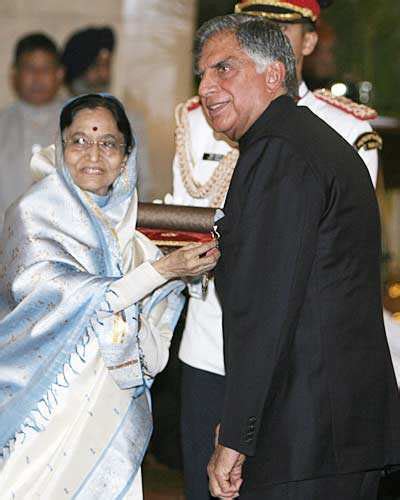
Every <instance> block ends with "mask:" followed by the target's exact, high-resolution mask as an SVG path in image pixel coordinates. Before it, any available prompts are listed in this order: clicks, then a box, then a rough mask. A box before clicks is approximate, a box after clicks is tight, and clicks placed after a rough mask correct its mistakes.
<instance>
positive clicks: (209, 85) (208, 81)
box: [199, 71, 218, 98]
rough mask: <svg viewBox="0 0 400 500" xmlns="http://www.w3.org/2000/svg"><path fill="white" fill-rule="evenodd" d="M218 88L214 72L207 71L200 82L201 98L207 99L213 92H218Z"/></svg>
mask: <svg viewBox="0 0 400 500" xmlns="http://www.w3.org/2000/svg"><path fill="white" fill-rule="evenodd" d="M217 87H218V85H217V82H216V80H215V77H214V76H213V74H212V72H210V71H206V72H204V73H203V76H202V78H201V81H200V85H199V96H200V97H202V98H204V97H207V96H208V95H210V94H212V93H213V92H216V90H217Z"/></svg>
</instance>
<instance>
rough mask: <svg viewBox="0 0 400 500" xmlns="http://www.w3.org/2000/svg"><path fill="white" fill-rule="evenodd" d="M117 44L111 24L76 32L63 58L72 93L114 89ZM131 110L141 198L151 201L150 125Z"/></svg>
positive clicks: (130, 115) (67, 83) (129, 113)
mask: <svg viewBox="0 0 400 500" xmlns="http://www.w3.org/2000/svg"><path fill="white" fill-rule="evenodd" d="M115 45H116V39H115V34H114V31H113V30H112V28H110V27H109V26H102V27H93V26H90V27H87V28H84V29H81V30H79V31H75V32H74V33H72V35H71V36H70V37H69V39H68V40H67V42H66V44H65V48H64V52H63V54H62V58H61V60H62V64H63V65H64V68H65V86H66V87H67V89H68V91H69V93H70V94H71V95H73V96H76V95H80V94H90V93H93V92H94V93H96V92H110V91H111V86H112V62H113V56H114V49H115ZM127 114H128V117H129V120H130V122H131V124H132V128H133V132H134V135H135V137H136V138H137V148H138V149H137V151H138V153H137V154H138V167H139V178H138V193H139V199H140V200H141V201H148V197H149V192H150V179H149V175H150V171H149V161H148V148H147V134H146V126H145V123H144V120H143V117H142V116H141V115H140V113H138V112H137V111H136V110H135V111H134V112H132V111H131V110H127Z"/></svg>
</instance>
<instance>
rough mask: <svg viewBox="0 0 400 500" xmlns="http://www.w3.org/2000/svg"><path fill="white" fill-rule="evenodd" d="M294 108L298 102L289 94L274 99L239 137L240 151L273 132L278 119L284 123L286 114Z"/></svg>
mask: <svg viewBox="0 0 400 500" xmlns="http://www.w3.org/2000/svg"><path fill="white" fill-rule="evenodd" d="M293 108H296V104H295V102H294V101H293V99H292V98H291V97H289V96H288V95H281V96H279V97H277V98H276V99H274V100H273V101H272V102H271V104H270V105H269V106H268V107H267V108H266V109H265V110H264V111H263V113H262V114H261V116H260V117H259V118H257V120H256V121H255V122H254V123H253V125H252V126H251V127H250V128H249V129H248V130H247V132H246V133H245V134H244V135H242V137H241V138H240V139H239V150H240V153H243V152H244V151H245V150H246V149H247V148H248V147H249V146H250V145H251V144H253V143H254V142H255V141H257V140H258V139H259V138H260V137H262V136H265V135H266V134H268V133H269V132H271V131H272V130H273V128H274V126H275V124H276V123H277V121H278V123H280V124H282V121H283V120H285V117H286V115H287V114H288V113H290V111H291V110H292V109H293Z"/></svg>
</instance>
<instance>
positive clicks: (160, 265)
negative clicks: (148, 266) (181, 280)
mask: <svg viewBox="0 0 400 500" xmlns="http://www.w3.org/2000/svg"><path fill="white" fill-rule="evenodd" d="M167 262H168V260H167V258H166V257H165V256H164V257H161V258H160V259H158V260H156V261H155V262H152V266H153V267H154V269H155V270H156V271H157V272H158V273H159V274H161V276H162V277H163V278H165V279H166V280H170V279H172V278H175V275H174V274H173V273H172V272H171V271H169V270H168V264H167Z"/></svg>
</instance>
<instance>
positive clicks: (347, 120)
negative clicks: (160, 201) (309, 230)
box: [173, 83, 378, 375]
mask: <svg viewBox="0 0 400 500" xmlns="http://www.w3.org/2000/svg"><path fill="white" fill-rule="evenodd" d="M299 95H300V100H299V102H298V105H299V106H307V107H308V108H309V109H311V111H313V112H314V113H315V114H316V115H317V116H319V117H320V118H321V119H322V120H324V121H325V122H326V123H327V124H328V125H330V126H331V127H332V128H333V129H335V130H336V132H338V133H339V134H340V135H342V136H343V137H344V139H346V141H347V142H349V143H350V144H352V145H355V144H356V143H357V141H358V140H359V138H361V141H362V143H363V142H365V144H366V145H367V146H366V147H370V148H374V146H375V143H374V140H375V141H376V138H374V137H369V136H373V134H372V128H371V126H370V125H369V123H368V121H365V120H361V119H358V118H356V117H355V116H354V115H353V114H352V113H351V107H354V111H355V112H357V111H360V112H365V113H368V110H367V108H364V107H361V106H358V105H355V104H352V105H349V104H347V106H346V105H343V108H345V109H348V111H347V112H346V111H344V110H342V109H339V107H337V106H338V105H340V106H342V104H341V103H340V102H338V104H337V105H333V104H330V103H329V102H327V101H329V98H327V99H325V97H324V96H323V95H322V96H321V98H319V97H316V95H314V93H313V92H311V91H309V90H308V88H307V86H306V85H305V84H304V83H302V84H301V85H300V88H299ZM191 108H193V109H191ZM188 109H191V110H190V111H189V112H188V114H187V117H188V126H189V134H190V143H189V144H187V145H186V147H189V146H190V154H189V155H188V158H190V157H191V159H192V168H191V171H190V173H191V175H192V177H193V178H194V179H195V181H197V182H198V183H201V184H204V183H205V182H206V181H207V180H208V179H209V178H210V177H211V175H212V174H213V172H214V170H215V169H216V167H217V166H218V159H219V158H220V156H219V155H226V154H227V153H229V152H230V151H231V150H232V147H231V146H230V145H229V144H228V143H227V142H225V141H224V140H222V139H221V138H220V139H219V140H217V138H216V136H215V133H214V131H213V130H212V129H211V127H210V125H209V124H208V123H207V121H206V119H205V116H204V114H203V111H202V109H201V107H200V106H196V105H194V106H193V105H192V106H191V107H189V108H188ZM187 142H188V141H187ZM359 153H360V156H361V157H362V159H363V160H364V162H365V164H366V166H367V168H368V170H369V173H370V176H371V179H372V182H373V184H374V186H375V185H376V179H377V173H378V154H377V150H376V149H364V148H363V149H359ZM204 155H205V156H206V158H209V159H204ZM212 155H214V156H212ZM215 155H216V156H215ZM173 177H174V185H173V195H174V203H176V204H183V205H192V206H203V207H204V206H210V204H211V200H210V198H209V197H205V198H195V197H193V196H191V195H190V194H189V193H188V191H187V189H186V187H185V183H184V182H183V178H182V170H181V167H180V160H179V154H176V155H175V159H174V165H173ZM190 295H191V298H190V301H189V307H188V312H187V318H186V325H185V330H184V332H183V337H182V342H181V346H180V351H179V357H180V359H181V360H182V361H183V362H184V363H186V364H187V365H189V366H192V367H193V368H198V369H200V370H206V371H208V372H211V373H216V374H218V375H224V374H225V371H224V359H223V341H222V312H221V307H220V305H219V302H218V299H217V297H216V294H215V289H214V283H213V280H210V282H209V287H208V293H207V297H206V299H205V300H203V299H202V298H201V296H200V295H199V294H198V293H196V291H195V289H192V290H191V291H190Z"/></svg>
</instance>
